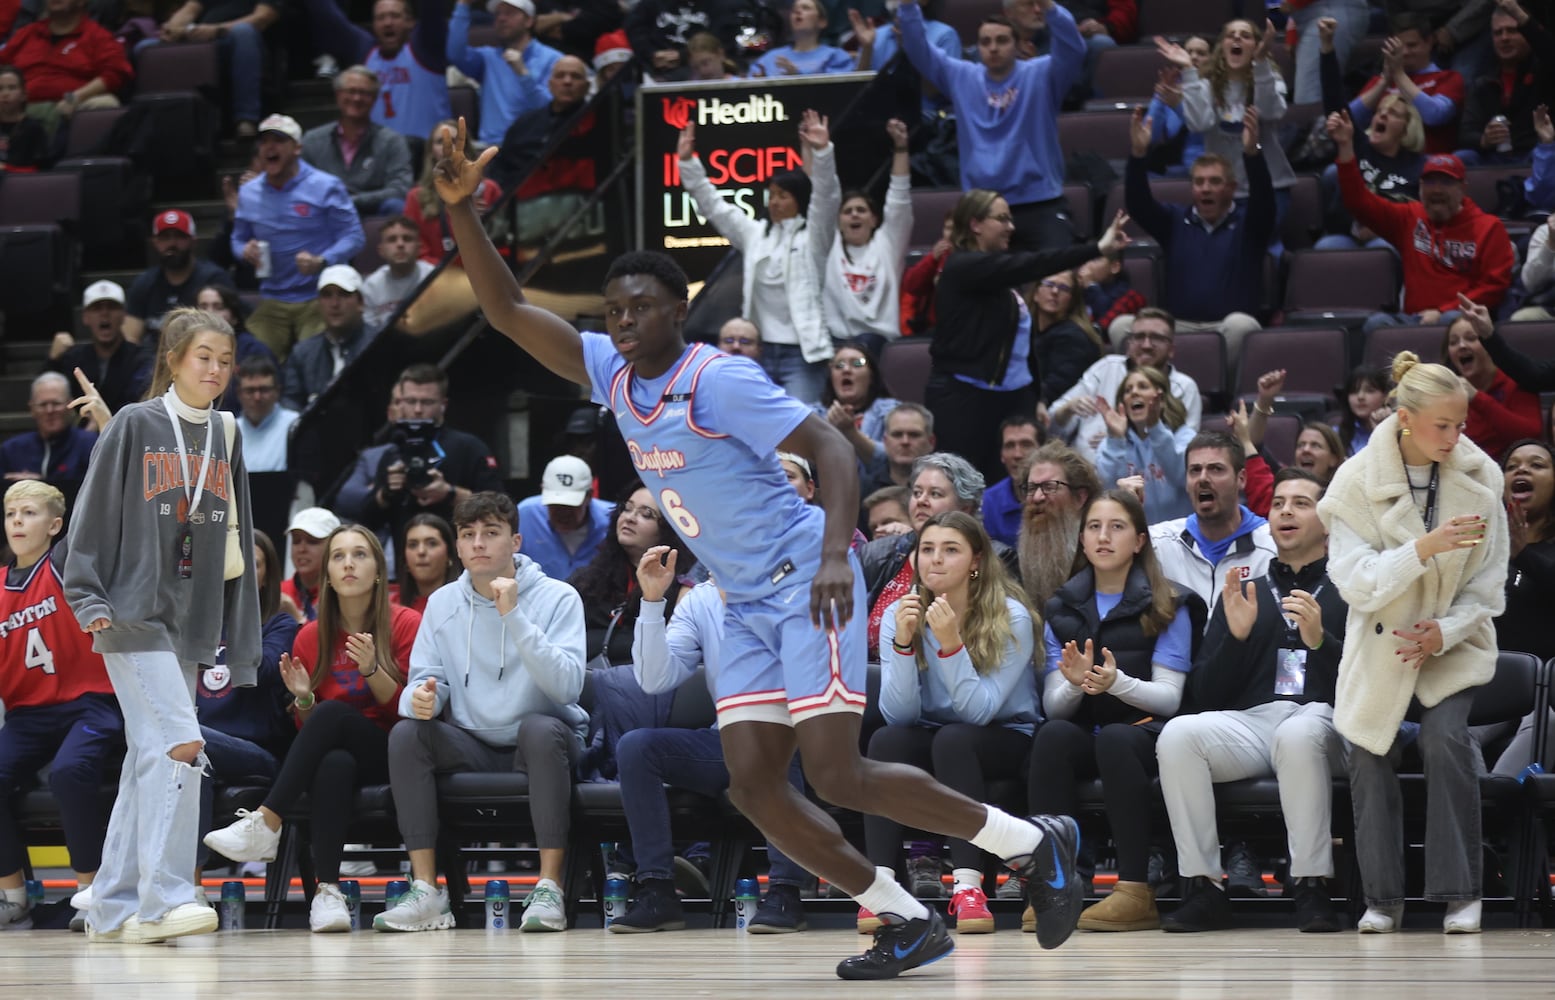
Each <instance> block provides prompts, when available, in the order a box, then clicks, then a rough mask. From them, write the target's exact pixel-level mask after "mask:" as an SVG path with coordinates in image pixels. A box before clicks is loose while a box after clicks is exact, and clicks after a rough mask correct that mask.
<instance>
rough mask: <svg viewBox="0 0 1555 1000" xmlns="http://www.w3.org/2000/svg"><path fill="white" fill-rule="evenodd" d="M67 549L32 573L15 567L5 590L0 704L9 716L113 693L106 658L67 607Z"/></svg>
mask: <svg viewBox="0 0 1555 1000" xmlns="http://www.w3.org/2000/svg"><path fill="white" fill-rule="evenodd" d="M56 559H57V560H58V561H59V562H63V561H64V550H63V546H59V545H56V546H55V547H54V549H53V550H52V551H51V552H50V553H49V554H48V555H46V556H44V557H43V558H42V559H39V560H38V561H37V562H36V563H34V564H33V565H32V566H31V567H30V568H28V569H17V568H16V566H15V564H14V563H13V564H12V565H11V566H10V567H8V569H7V571H6V579H5V588H4V590H3V591H0V701H3V702H4V703H5V710H6V711H7V712H14V711H15V710H16V709H18V708H29V707H35V706H41V705H59V704H63V703H65V702H68V701H74V700H76V699H77V698H79V697H81V696H82V695H84V694H112V693H113V685H112V684H111V683H109V681H108V672H107V670H106V669H104V667H103V658H102V657H101V656H100V655H98V654H97V653H95V652H93V651H92V637H91V636H89V635H87V634H86V633H85V632H83V631H81V626H80V625H79V624H77V623H76V616H75V615H73V614H71V613H70V606H69V605H68V604H66V603H65V587H64V574H63V573H62V572H61V570H60V568H59V566H58V565H56Z"/></svg>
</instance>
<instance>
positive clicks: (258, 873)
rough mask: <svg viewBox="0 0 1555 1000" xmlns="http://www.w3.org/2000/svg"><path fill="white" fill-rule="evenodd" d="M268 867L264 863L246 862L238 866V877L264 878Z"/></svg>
mask: <svg viewBox="0 0 1555 1000" xmlns="http://www.w3.org/2000/svg"><path fill="white" fill-rule="evenodd" d="M266 867H267V866H266V865H265V863H264V862H263V861H245V862H243V863H242V864H241V865H239V866H238V877H239V878H264V877H265V871H266Z"/></svg>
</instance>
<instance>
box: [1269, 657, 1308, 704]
mask: <svg viewBox="0 0 1555 1000" xmlns="http://www.w3.org/2000/svg"><path fill="white" fill-rule="evenodd" d="M1306 688H1307V651H1306V650H1305V649H1282V650H1280V652H1279V658H1278V660H1277V661H1276V666H1275V673H1274V693H1275V694H1278V695H1300V694H1304V693H1305V692H1306Z"/></svg>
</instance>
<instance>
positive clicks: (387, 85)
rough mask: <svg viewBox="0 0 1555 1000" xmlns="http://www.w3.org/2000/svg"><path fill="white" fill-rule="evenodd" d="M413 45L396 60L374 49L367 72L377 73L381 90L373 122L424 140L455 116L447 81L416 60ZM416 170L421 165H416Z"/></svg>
mask: <svg viewBox="0 0 1555 1000" xmlns="http://www.w3.org/2000/svg"><path fill="white" fill-rule="evenodd" d="M411 48H412V47H411V46H410V45H404V46H401V47H400V51H399V54H398V55H396V56H395V57H394V58H393V59H389V58H387V57H385V56H384V54H383V53H382V52H380V51H379V50H378V47H377V46H373V50H372V51H371V52H369V53H367V62H366V63H365V65H366V66H367V68H368V69H370V70H372V71H373V72H374V73H377V74H378V83H379V85H380V87H381V88H382V89H381V90H380V91H379V92H378V99H377V100H376V101H374V102H373V110H372V119H373V121H374V122H376V123H377V124H379V125H382V126H383V127H384V128H387V129H393V130H394V131H395V132H398V133H399V134H400V135H403V136H408V137H414V138H416V139H425V138H427V137H428V136H430V135H431V134H432V130H433V129H434V128H436V127H437V123H438V122H440V121H444V120H446V119H448V118H451V117H453V115H452V113H451V112H450V111H449V110H448V78H447V75H446V74H445V73H442V72H434V71H433V70H430V69H427V68H426V67H425V66H423V65H421V63H419V62H417V61H416V56H415V54H414V53H413V52H411ZM414 167H415V169H416V170H418V171H419V170H420V169H421V165H420V164H414Z"/></svg>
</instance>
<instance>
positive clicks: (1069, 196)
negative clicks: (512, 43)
mask: <svg viewBox="0 0 1555 1000" xmlns="http://www.w3.org/2000/svg"><path fill="white" fill-rule="evenodd" d="M1064 201H1065V202H1067V203H1068V206H1069V222H1070V224H1071V225H1073V226H1074V234H1075V236H1076V237H1078V238H1079V239H1082V240H1090V239H1094V238H1095V237H1096V207H1095V206H1096V203H1095V201H1094V200H1093V199H1092V197H1091V189H1090V186H1089V185H1086V184H1065V185H1064Z"/></svg>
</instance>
